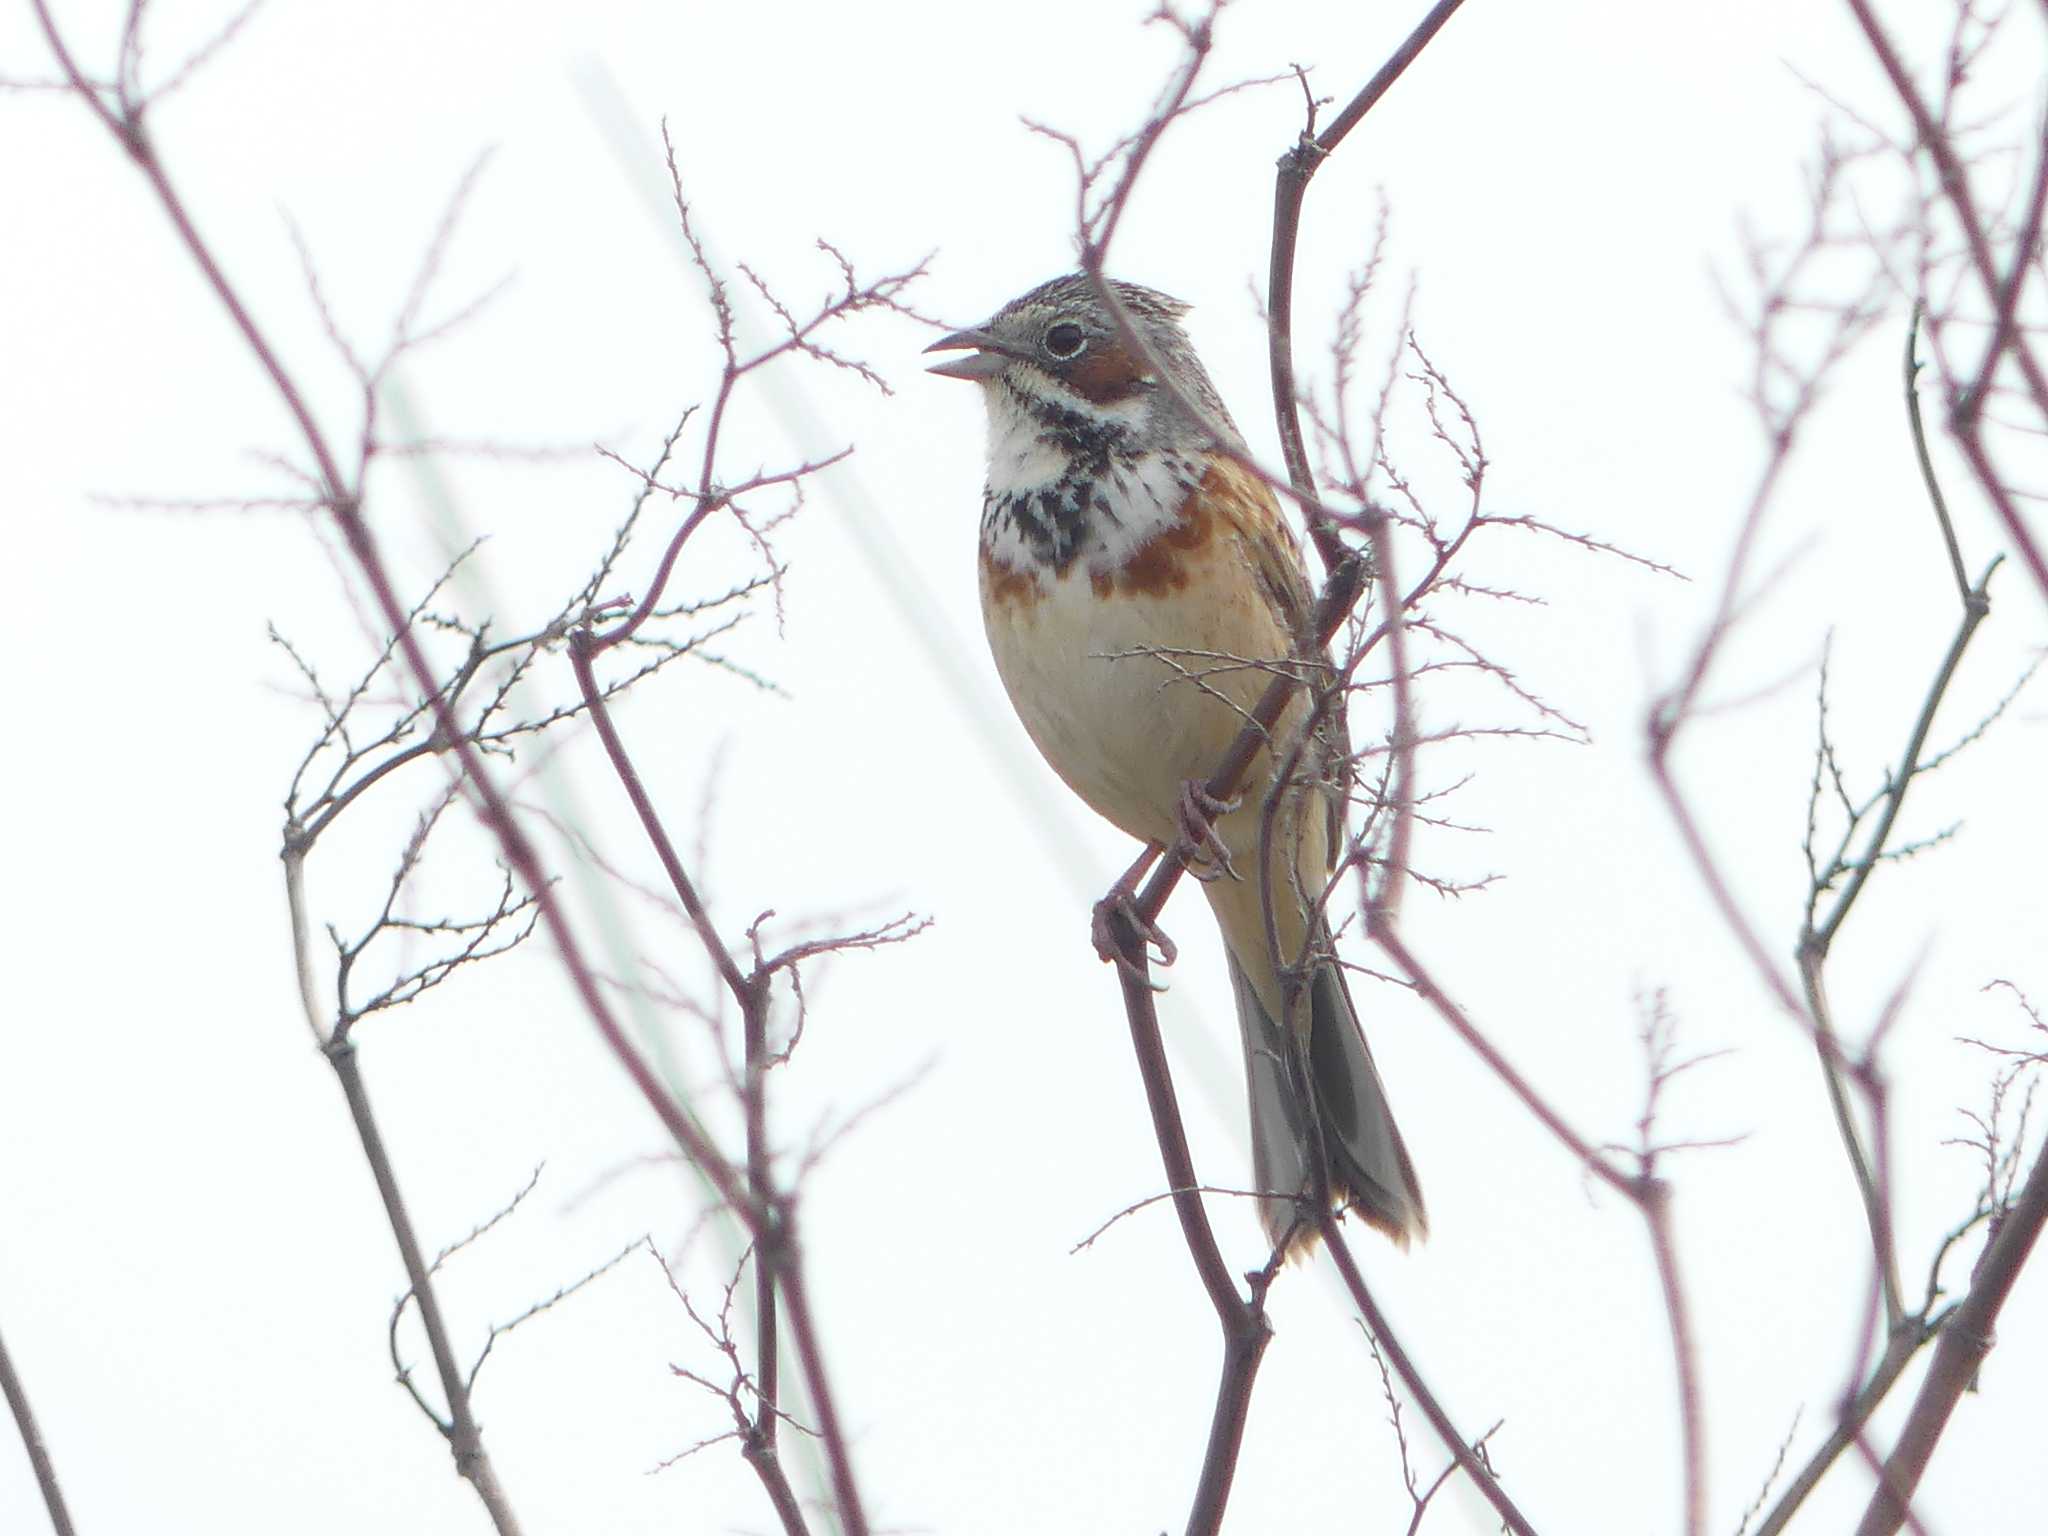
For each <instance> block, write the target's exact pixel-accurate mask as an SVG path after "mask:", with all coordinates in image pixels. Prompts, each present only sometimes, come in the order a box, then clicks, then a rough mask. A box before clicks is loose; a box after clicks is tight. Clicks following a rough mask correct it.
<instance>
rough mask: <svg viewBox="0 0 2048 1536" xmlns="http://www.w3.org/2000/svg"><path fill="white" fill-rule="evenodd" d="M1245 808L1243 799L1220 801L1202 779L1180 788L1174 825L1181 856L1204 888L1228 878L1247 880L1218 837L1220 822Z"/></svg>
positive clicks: (1194, 780) (1191, 780) (1187, 783)
mask: <svg viewBox="0 0 2048 1536" xmlns="http://www.w3.org/2000/svg"><path fill="white" fill-rule="evenodd" d="M1242 804H1244V798H1243V796H1241V795H1239V796H1233V797H1232V798H1230V799H1228V800H1219V799H1217V798H1216V797H1215V796H1214V795H1212V794H1210V793H1209V790H1208V786H1207V785H1205V784H1203V783H1202V782H1201V781H1200V780H1199V779H1189V780H1187V781H1186V782H1185V783H1183V784H1182V785H1181V787H1180V798H1179V800H1177V801H1176V802H1175V803H1174V822H1175V825H1176V826H1178V827H1179V829H1180V844H1179V848H1178V852H1179V854H1180V856H1181V862H1182V863H1183V864H1185V865H1186V866H1187V871H1188V873H1189V874H1191V875H1193V876H1194V877H1195V878H1196V879H1197V880H1200V881H1201V882H1202V883H1203V884H1204V885H1206V884H1208V883H1209V882H1210V881H1212V880H1220V879H1222V878H1223V877H1224V876H1225V875H1228V876H1229V877H1230V878H1231V879H1233V880H1241V879H1243V878H1244V877H1243V876H1242V875H1240V874H1239V873H1238V872H1237V866H1236V865H1234V864H1232V863H1231V862H1230V849H1229V848H1228V847H1227V846H1225V844H1224V841H1223V839H1222V838H1221V837H1219V836H1217V835H1216V823H1217V821H1218V820H1219V819H1220V818H1222V817H1225V816H1228V815H1229V814H1230V813H1231V812H1232V811H1234V810H1236V809H1237V808H1238V807H1239V806H1240V805H1242Z"/></svg>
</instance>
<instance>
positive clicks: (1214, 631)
mask: <svg viewBox="0 0 2048 1536" xmlns="http://www.w3.org/2000/svg"><path fill="white" fill-rule="evenodd" d="M1248 587H1249V583H1246V582H1242V581H1237V582H1232V583H1230V584H1229V586H1228V587H1225V586H1223V585H1222V584H1216V585H1214V586H1211V587H1209V588H1208V589H1206V590H1205V589H1204V588H1203V587H1202V585H1201V584H1200V582H1199V580H1198V581H1197V582H1196V583H1195V584H1193V585H1190V586H1185V587H1181V588H1178V589H1176V590H1174V591H1171V592H1169V593H1166V594H1164V595H1161V596H1153V595H1149V594H1144V593H1132V592H1123V591H1119V592H1117V593H1115V594H1113V595H1111V596H1109V597H1098V596H1097V595H1096V593H1095V591H1094V590H1093V588H1092V587H1091V585H1090V582H1089V577H1088V575H1087V573H1086V572H1085V571H1084V570H1082V569H1081V568H1080V563H1079V562H1076V564H1075V565H1074V566H1073V567H1071V568H1070V569H1069V571H1068V572H1067V574H1066V575H1065V576H1062V577H1058V578H1055V579H1053V580H1051V581H1049V582H1048V583H1046V584H1045V585H1043V586H1041V587H1040V588H1039V589H1038V591H1037V592H1036V593H1035V595H1031V596H1018V595H1016V594H1015V593H1005V594H1003V595H1001V596H997V595H993V594H992V593H991V590H990V582H989V580H988V575H987V572H986V570H985V569H984V573H983V581H982V616H983V619H984V621H985V622H986V625H987V628H988V639H989V648H990V650H991V651H992V652H993V653H994V656H995V663H996V671H997V673H998V674H999V675H1000V676H1001V677H1002V680H1003V686H1004V687H1005V688H1006V689H1008V691H1009V695H1010V702H1011V703H1012V705H1014V706H1015V708H1016V711H1017V714H1018V717H1019V718H1020V719H1021V720H1022V721H1023V723H1024V728H1025V730H1026V731H1028V732H1029V733H1030V735H1031V739H1032V741H1033V742H1034V743H1036V744H1037V747H1038V750H1039V751H1040V752H1041V753H1042V754H1043V755H1044V757H1045V760H1046V761H1047V762H1048V763H1050V764H1051V765H1052V768H1053V771H1054V772H1056V773H1057V774H1059V776H1060V777H1061V778H1062V779H1064V780H1066V782H1067V783H1068V785H1069V786H1071V787H1072V789H1073V790H1074V792H1075V793H1076V794H1078V795H1079V796H1080V797H1081V798H1082V799H1083V800H1085V801H1086V802H1087V803H1088V804H1089V805H1090V806H1092V807H1094V809H1095V810H1096V811H1098V812H1099V813H1100V814H1101V815H1103V816H1104V817H1106V818H1107V819H1108V820H1109V821H1110V822H1112V823H1114V824H1115V825H1116V826H1118V827H1120V828H1122V829H1123V830H1124V831H1125V832H1127V833H1129V834H1130V835H1131V836H1132V837H1135V838H1140V839H1143V840H1144V841H1147V842H1155V843H1162V844H1164V843H1170V842H1171V841H1173V839H1174V837H1175V820H1174V807H1175V803H1176V801H1177V799H1178V797H1179V795H1180V790H1181V786H1182V785H1183V784H1184V783H1185V782H1186V781H1188V780H1189V779H1195V780H1201V779H1206V778H1208V777H1209V776H1210V774H1212V773H1213V772H1214V771H1215V770H1216V767H1217V765H1218V764H1219V763H1220V762H1221V761H1222V758H1223V754H1224V753H1225V752H1226V751H1227V750H1228V749H1229V746H1230V743H1231V742H1232V741H1233V740H1234V739H1235V738H1236V736H1237V733H1238V731H1239V730H1240V729H1241V728H1242V727H1243V726H1244V724H1245V722H1246V720H1247V718H1248V717H1249V713H1250V710H1251V708H1252V706H1253V705H1254V704H1255V703H1256V702H1257V701H1258V698H1259V696H1260V695H1261V694H1262V693H1264V692H1265V689H1266V685H1267V683H1268V682H1270V681H1271V678H1272V671H1271V670H1270V668H1269V667H1266V666H1262V665H1259V663H1260V662H1262V661H1266V660H1270V659H1271V658H1272V657H1274V656H1277V655H1280V654H1283V653H1284V650H1283V648H1284V644H1285V641H1284V639H1283V637H1282V636H1281V634H1280V633H1279V631H1278V628H1277V626H1276V625H1275V624H1274V622H1273V620H1272V618H1271V616H1270V614H1269V613H1268V612H1266V610H1265V609H1264V606H1263V604H1260V603H1258V602H1257V600H1256V598H1255V596H1254V594H1252V593H1251V592H1249V591H1248V590H1246V589H1247V588H1248ZM1267 769H1268V760H1267V759H1266V758H1265V757H1264V756H1262V757H1261V758H1260V759H1259V762H1258V764H1257V766H1256V767H1255V770H1254V781H1253V782H1252V783H1251V784H1249V785H1247V789H1248V791H1249V793H1247V795H1246V797H1245V798H1246V801H1247V806H1246V810H1245V811H1241V812H1240V813H1239V814H1238V815H1237V816H1233V817H1231V818H1229V819H1228V823H1237V822H1240V821H1243V820H1246V819H1248V812H1249V811H1250V808H1251V805H1252V804H1253V803H1255V802H1256V801H1257V800H1258V799H1259V797H1260V795H1261V794H1262V793H1263V787H1264V786H1263V783H1262V782H1260V780H1261V779H1262V778H1263V774H1264V772H1265V771H1267ZM1223 830H1224V834H1225V837H1226V840H1227V841H1228V842H1229V843H1230V845H1231V847H1232V850H1233V853H1235V852H1236V851H1237V850H1238V848H1239V846H1240V838H1239V836H1237V835H1233V834H1236V833H1238V831H1239V829H1238V827H1237V826H1235V825H1231V824H1226V826H1225V827H1224V829H1223ZM1252 836H1253V837H1255V836H1256V833H1255V832H1254V833H1253V834H1252ZM1245 841H1246V843H1247V844H1248V843H1249V841H1250V839H1249V838H1247V839H1246V840H1245Z"/></svg>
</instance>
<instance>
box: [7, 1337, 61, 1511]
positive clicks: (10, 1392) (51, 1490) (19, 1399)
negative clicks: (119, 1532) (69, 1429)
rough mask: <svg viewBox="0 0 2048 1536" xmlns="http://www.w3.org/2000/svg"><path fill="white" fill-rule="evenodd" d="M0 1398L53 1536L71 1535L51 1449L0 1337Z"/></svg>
mask: <svg viewBox="0 0 2048 1536" xmlns="http://www.w3.org/2000/svg"><path fill="white" fill-rule="evenodd" d="M0 1397H4V1398H6V1399H7V1410H8V1412H9V1413H10V1414H12V1415H13V1417H14V1428H15V1432H16V1433H17V1434H19V1435H20V1436H21V1443H22V1445H23V1447H24V1448H25V1449H26V1450H27V1451H28V1464H29V1470H31V1471H32V1472H34V1473H35V1475H36V1488H37V1489H38V1491H40V1492H41V1494H42V1496H43V1508H44V1509H45V1510H46V1511H48V1513H49V1516H50V1529H51V1530H52V1531H53V1532H54V1533H55V1536H72V1532H73V1530H74V1529H75V1528H74V1527H73V1526H72V1524H71V1512H70V1510H69V1509H67V1508H66V1507H65V1504H64V1490H63V1489H61V1488H59V1487H58V1486H57V1467H56V1464H55V1463H54V1462H52V1461H51V1460H50V1448H49V1447H48V1446H47V1445H45V1444H43V1432H42V1429H41V1427H40V1426H39V1425H37V1423H36V1416H35V1412H34V1410H33V1409H31V1408H30V1407H29V1401H28V1389H27V1388H26V1387H24V1386H23V1385H22V1383H21V1377H20V1376H19V1375H18V1374H17V1373H16V1371H15V1369H14V1357H13V1356H11V1355H10V1354H8V1353H7V1343H6V1341H5V1340H4V1339H0Z"/></svg>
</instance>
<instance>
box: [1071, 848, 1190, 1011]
mask: <svg viewBox="0 0 2048 1536" xmlns="http://www.w3.org/2000/svg"><path fill="white" fill-rule="evenodd" d="M1159 854H1160V847H1159V845H1158V844H1157V843H1147V844H1146V845H1145V846H1144V847H1143V848H1141V849H1140V850H1139V851H1138V857H1137V861H1136V862H1135V863H1133V864H1132V865H1131V867H1130V868H1129V869H1127V870H1125V871H1124V872H1123V874H1122V875H1121V876H1119V877H1118V879H1117V882H1116V884H1115V885H1112V886H1111V887H1110V888H1109V894H1108V895H1107V896H1105V897H1103V898H1102V900H1100V901H1098V902H1097V903H1095V912H1094V916H1093V918H1092V919H1091V921H1090V924H1089V937H1091V938H1092V939H1094V941H1095V953H1096V954H1098V955H1100V956H1101V957H1102V958H1103V959H1104V960H1113V961H1115V962H1116V963H1117V964H1118V965H1120V966H1122V967H1123V969H1124V970H1125V971H1126V972H1127V973H1129V974H1130V975H1131V976H1132V977H1134V978H1136V979H1137V980H1140V981H1146V982H1147V983H1148V985H1150V984H1151V983H1150V981H1149V978H1147V977H1146V976H1145V975H1144V974H1143V973H1142V972H1141V971H1140V970H1139V969H1138V967H1137V966H1136V965H1134V964H1132V963H1131V961H1130V959H1129V958H1128V957H1126V956H1125V954H1124V939H1123V932H1122V931H1121V926H1120V925H1128V927H1129V930H1130V932H1132V933H1135V934H1137V935H1138V937H1139V938H1140V939H1141V940H1143V941H1144V942H1145V943H1147V944H1150V945H1151V946H1152V947H1153V948H1154V949H1156V950H1158V951H1159V963H1160V964H1161V965H1171V964H1173V962H1174V961H1175V960H1177V959H1179V958H1180V951H1179V950H1178V949H1176V948H1175V947H1174V943H1173V940H1171V939H1169V938H1168V937H1167V936H1166V934H1165V931H1164V930H1163V929H1161V928H1160V926H1159V925H1158V924H1157V923H1155V922H1153V921H1151V920H1150V919H1149V918H1147V917H1146V916H1145V914H1144V913H1142V912H1140V911H1139V910H1138V882H1139V881H1140V880H1142V879H1144V878H1145V871H1146V870H1148V869H1150V868H1151V867H1152V861H1153V860H1154V859H1156V858H1158V857H1159ZM1159 990H1161V991H1164V990H1165V989H1164V988H1163V987H1162V988H1159Z"/></svg>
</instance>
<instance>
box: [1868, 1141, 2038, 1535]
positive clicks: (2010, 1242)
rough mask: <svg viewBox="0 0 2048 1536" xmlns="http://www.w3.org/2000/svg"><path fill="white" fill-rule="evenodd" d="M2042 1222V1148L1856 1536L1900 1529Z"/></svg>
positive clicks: (1950, 1324)
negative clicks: (1915, 1491)
mask: <svg viewBox="0 0 2048 1536" xmlns="http://www.w3.org/2000/svg"><path fill="white" fill-rule="evenodd" d="M2044 1222H2048V1147H2043V1148H2042V1149H2041V1151H2040V1152H2039V1153H2037V1154H2036V1155H2035V1157H2034V1166H2033V1169H2032V1171H2031V1172H2029V1173H2028V1175H2027V1182H2026V1184H2025V1185H2024V1186H2022V1188H2021V1190H2020V1193H2019V1196H2018V1198H2017V1199H2015V1200H2014V1201H2013V1202H2012V1204H2011V1205H2009V1206H2008V1207H2007V1208H2006V1209H2005V1212H2004V1213H2003V1215H2002V1216H2001V1217H2000V1218H1999V1220H1998V1224H1997V1226H1996V1228H1995V1230H1996V1233H1997V1235H1996V1236H1995V1237H1994V1238H1992V1240H1991V1242H1990V1244H1989V1245H1988V1246H1986V1248H1985V1249H1984V1256H1983V1257H1982V1258H1981V1259H1979V1260H1978V1261H1977V1271H1976V1273H1975V1274H1974V1275H1973V1276H1972V1277H1971V1280H1970V1293H1969V1295H1967V1296H1966V1297H1964V1298H1963V1301H1962V1303H1961V1304H1960V1305H1959V1306H1958V1307H1957V1308H1956V1309H1955V1311H1954V1312H1953V1313H1951V1314H1950V1315H1949V1318H1948V1321H1947V1322H1946V1323H1944V1324H1943V1325H1942V1329H1941V1338H1940V1340H1939V1342H1937V1343H1936V1344H1935V1346H1934V1361H1933V1363H1932V1364H1931V1365H1929V1366H1928V1368H1927V1375H1926V1377H1925V1379H1924V1380H1922V1381H1921V1383H1920V1391H1919V1392H1918V1393H1917V1394H1916V1395H1915V1396H1914V1398H1913V1406H1912V1408H1911V1409H1910V1410H1909V1411H1908V1412H1907V1414H1906V1423H1905V1427H1904V1428H1902V1429H1901V1430H1900V1431H1899V1439H1898V1443H1897V1444H1896V1445H1895V1446H1893V1447H1892V1453H1891V1455H1889V1456H1887V1457H1886V1458H1885V1462H1884V1466H1883V1468H1882V1470H1881V1472H1880V1474H1879V1477H1878V1487H1877V1491H1876V1492H1875V1493H1874V1494H1873V1495H1872V1496H1871V1500H1870V1505H1869V1507H1868V1508H1867V1509H1865V1510H1864V1512H1863V1519H1862V1521H1861V1522H1860V1523H1859V1524H1858V1525H1857V1527H1856V1536H1893V1533H1894V1532H1896V1531H1897V1530H1898V1529H1899V1527H1900V1526H1902V1525H1903V1524H1905V1522H1906V1520H1907V1518H1908V1508H1909V1506H1910V1505H1911V1503H1912V1500H1913V1492H1914V1490H1915V1489H1917V1488H1918V1487H1919V1486H1920V1478H1921V1476H1922V1475H1923V1474H1924V1473H1925V1472H1926V1471H1927V1463H1928V1461H1929V1460H1930V1459H1931V1458H1932V1457H1933V1455H1934V1448H1935V1445H1936V1444H1937V1443H1938V1442H1939V1441H1940V1439H1941V1436H1942V1432H1943V1431H1944V1430H1945V1429H1947V1427H1948V1420H1949V1415H1950V1414H1952V1413H1953V1412H1955V1407H1956V1404H1957V1403H1959V1402H1961V1401H1962V1396H1963V1393H1965V1392H1966V1391H1968V1390H1969V1388H1970V1384H1971V1382H1973V1381H1974V1380H1976V1377H1977V1370H1978V1367H1980V1366H1981V1365H1983V1363H1984V1357H1985V1356H1986V1355H1987V1354H1988V1353H1990V1350H1991V1344H1992V1335H1993V1330H1994V1329H1995V1328H1996V1326H1997V1323H1998V1314H1999V1312H2000V1310H2001V1309H2002V1308H2003V1307H2004V1306H2005V1300H2006V1297H2007V1296H2009V1295H2011V1294H2012V1286H2013V1282H2014V1281H2015V1280H2017V1279H2018V1278H2019V1273H2020V1270H2021V1269H2023V1268H2024V1267H2025V1266H2026V1262H2027V1259H2028V1258H2029V1257H2030V1256H2031V1255H2032V1253H2033V1251H2034V1241H2035V1239H2037V1238H2038V1237H2039V1236H2040V1235H2041V1227H2042V1225H2043V1223H2044Z"/></svg>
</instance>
